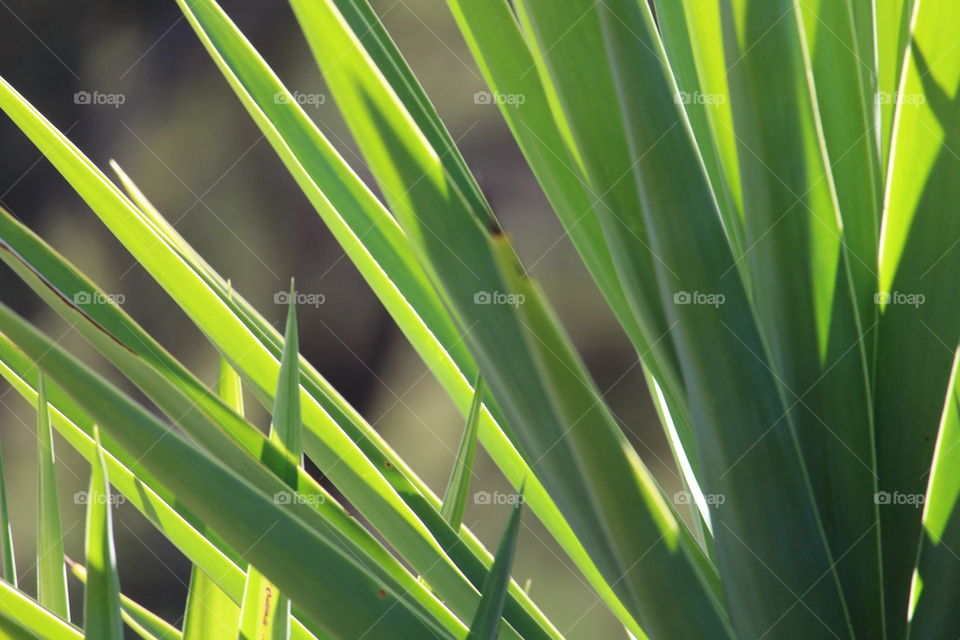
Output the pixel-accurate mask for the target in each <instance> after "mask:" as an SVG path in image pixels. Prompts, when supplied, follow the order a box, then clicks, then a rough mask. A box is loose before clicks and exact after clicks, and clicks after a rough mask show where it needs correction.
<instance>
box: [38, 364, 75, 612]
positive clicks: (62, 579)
mask: <svg viewBox="0 0 960 640" xmlns="http://www.w3.org/2000/svg"><path fill="white" fill-rule="evenodd" d="M36 406H37V443H38V448H37V470H38V474H39V475H38V482H37V490H38V495H37V593H38V594H39V595H38V598H37V600H38V601H39V602H40V604H41V605H43V606H44V607H46V608H47V609H49V610H50V611H52V612H53V613H55V614H57V615H58V616H60V617H61V618H63V619H64V620H69V619H70V601H69V598H68V595H67V570H66V566H65V565H64V562H63V527H62V526H61V524H60V497H59V492H58V491H57V471H56V462H57V459H56V454H55V453H54V451H53V431H52V430H51V428H50V415H49V412H48V409H47V394H46V390H45V388H44V380H43V376H41V377H40V382H39V387H38V397H37V405H36Z"/></svg>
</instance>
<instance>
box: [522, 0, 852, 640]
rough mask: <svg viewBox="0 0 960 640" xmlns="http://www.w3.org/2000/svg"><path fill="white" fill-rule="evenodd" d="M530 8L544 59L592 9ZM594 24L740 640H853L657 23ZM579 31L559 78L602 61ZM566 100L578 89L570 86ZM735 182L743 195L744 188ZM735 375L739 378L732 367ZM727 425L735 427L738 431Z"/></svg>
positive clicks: (558, 58)
mask: <svg viewBox="0 0 960 640" xmlns="http://www.w3.org/2000/svg"><path fill="white" fill-rule="evenodd" d="M524 5H528V6H529V8H530V21H531V24H532V30H533V31H534V33H536V34H537V37H538V39H539V40H540V42H541V47H542V48H543V49H546V47H548V46H550V44H552V43H554V42H556V41H557V36H558V35H559V34H561V33H563V31H564V30H565V29H567V28H569V25H571V24H574V22H575V20H576V19H577V18H578V17H579V16H581V15H583V14H584V11H585V8H586V7H585V3H581V2H564V3H561V4H560V5H548V4H547V3H545V2H529V3H524ZM557 6H562V7H563V11H558V10H557ZM598 11H599V14H600V16H599V17H600V19H601V20H602V28H603V35H602V38H603V40H604V41H605V45H606V49H607V51H608V52H609V55H610V59H611V62H612V64H613V67H614V74H615V77H616V79H617V85H618V88H619V102H620V104H621V110H622V114H610V116H609V117H623V118H624V119H625V121H626V123H627V125H628V126H627V130H628V133H629V140H628V141H629V144H630V146H631V148H632V150H633V155H634V157H635V158H636V163H635V166H634V171H635V172H636V176H637V180H638V186H639V188H640V193H641V194H642V197H643V200H644V205H645V206H644V207H643V209H642V210H641V211H640V212H632V211H622V212H620V213H621V214H622V215H630V216H634V217H635V216H637V215H642V222H641V221H640V220H636V221H635V222H633V224H642V223H645V224H646V225H647V227H648V229H649V230H650V234H651V239H652V240H653V242H654V247H655V248H656V251H657V253H658V254H659V255H660V256H661V258H662V260H663V263H658V265H657V268H658V271H659V273H658V275H659V278H660V282H661V283H662V284H661V291H660V300H661V304H662V305H663V306H664V307H665V308H666V309H667V310H668V314H669V317H670V318H671V319H672V320H673V322H674V325H673V326H674V329H673V331H672V332H671V338H672V339H673V340H674V342H675V343H676V344H677V348H678V351H679V353H680V356H681V362H682V365H683V374H684V379H685V380H686V381H687V393H688V396H689V397H690V405H691V414H692V417H693V420H692V422H693V424H694V427H695V429H696V430H697V440H698V446H699V451H700V462H701V465H702V468H703V471H704V472H703V474H702V486H703V487H704V491H706V492H708V493H710V494H714V495H723V496H725V499H726V502H725V503H724V505H723V507H722V508H720V509H717V510H716V511H715V512H714V513H712V514H711V516H712V518H713V531H714V534H715V536H716V538H715V541H714V542H715V545H714V546H715V549H716V556H717V561H718V565H719V567H718V568H719V570H720V575H721V577H722V580H723V584H724V591H725V593H726V595H727V605H728V608H729V610H730V614H731V618H732V621H733V624H734V626H735V628H736V630H737V634H738V635H744V636H750V637H753V636H760V635H763V634H766V633H768V632H770V633H773V632H774V631H773V630H774V629H775V628H776V627H777V625H784V626H781V627H779V629H776V632H777V633H779V634H782V633H785V632H786V631H785V630H786V629H788V628H789V629H790V630H791V632H793V633H807V634H809V635H811V636H816V635H818V634H822V633H823V632H824V625H826V627H827V628H829V629H831V631H832V632H834V633H837V634H840V636H841V637H842V636H844V635H848V630H847V620H846V616H845V610H844V607H843V600H842V596H841V594H840V592H839V589H838V588H837V587H838V585H837V583H836V580H835V577H834V576H833V569H832V566H833V562H832V558H831V556H830V552H829V548H828V547H827V544H826V540H825V539H824V536H823V532H822V530H821V527H820V524H819V518H818V513H817V510H816V508H817V505H816V503H815V502H814V501H813V497H812V495H811V492H810V488H809V485H808V483H807V481H806V477H805V469H804V464H803V460H802V458H801V456H800V454H799V452H798V449H797V443H796V441H795V439H794V437H795V434H794V432H793V430H792V428H791V426H790V425H789V424H787V425H785V424H784V423H783V419H784V405H783V404H782V402H781V400H780V398H779V396H780V390H779V389H778V383H777V381H776V379H775V377H774V376H773V374H772V373H771V371H770V370H769V369H768V366H767V364H766V362H765V361H764V356H763V355H762V354H764V346H763V340H762V336H761V333H760V331H759V329H758V326H757V322H756V320H755V319H754V315H753V309H752V305H751V302H750V300H749V298H748V296H747V291H746V289H745V287H744V286H743V284H742V283H741V282H740V280H739V273H738V271H737V269H736V267H735V266H734V258H733V255H732V252H731V250H730V248H729V245H728V244H727V242H726V239H725V237H724V232H723V229H722V227H721V225H720V219H719V213H718V212H717V209H716V204H715V202H714V198H713V195H712V193H711V191H710V186H709V183H708V179H707V176H706V175H705V172H703V171H702V170H701V171H696V170H694V169H693V168H695V167H698V166H699V165H700V163H699V161H698V159H697V153H696V150H695V149H694V139H693V137H692V133H691V132H690V130H689V128H688V125H687V124H686V122H685V113H684V110H683V109H681V107H680V105H678V104H677V103H676V101H675V100H673V96H674V95H676V91H677V89H676V84H675V82H674V80H673V77H672V72H671V70H670V68H669V66H668V65H667V62H666V60H665V57H664V52H663V48H662V45H661V43H660V41H659V38H658V34H657V30H656V27H655V24H654V21H653V17H652V15H651V14H650V12H649V10H648V8H647V7H646V6H644V5H643V4H641V3H631V2H619V1H618V2H612V3H611V2H608V3H607V6H606V9H603V10H598ZM593 19H596V17H594V18H593ZM588 24H589V23H588ZM594 28H595V27H594ZM584 30H585V33H581V32H579V31H573V32H571V34H570V37H571V38H572V42H570V43H567V45H566V46H564V45H563V43H561V44H558V45H557V46H556V47H554V48H553V49H551V50H550V52H549V54H547V61H548V65H547V66H548V67H549V68H551V69H552V71H551V73H552V74H553V76H554V77H555V78H557V77H558V76H560V74H561V70H562V69H566V68H568V67H570V66H572V65H577V64H582V62H579V63H578V62H577V60H578V59H580V58H582V57H583V56H588V57H590V59H597V58H598V56H600V55H602V54H601V53H598V52H596V51H595V50H593V51H591V52H590V53H588V52H587V49H588V48H587V45H586V44H585V43H591V44H592V45H593V46H594V47H596V45H595V44H593V43H595V42H596V39H597V37H598V36H597V35H596V34H595V33H593V32H592V31H591V28H588V25H584ZM564 42H566V40H564ZM566 90H567V91H568V92H570V91H574V88H573V86H571V85H569V84H567V85H566ZM579 90H583V89H582V88H581V89H579ZM736 93H737V92H736V90H735V89H734V90H732V91H731V94H732V95H734V94H736ZM734 112H735V113H736V106H734ZM743 180H744V181H745V184H746V180H747V176H746V175H743ZM725 270H726V274H725ZM724 276H726V277H724ZM755 284H756V283H754V285H755ZM691 292H693V293H691ZM694 296H698V297H699V299H698V300H694V299H693V297H694ZM711 296H712V297H711ZM698 302H699V304H697V303H698ZM734 362H736V363H737V367H736V370H735V372H734V370H733V369H731V368H730V367H731V365H732V363H734ZM732 415H736V416H738V419H737V420H736V422H735V423H734V424H731V422H730V416H732ZM773 483H775V484H776V489H775V490H774V489H772V488H771V484H773ZM786 496H790V497H789V498H787V497H786ZM784 500H786V501H788V502H789V503H790V504H791V505H792V509H791V512H790V514H789V517H782V518H778V519H777V521H776V522H772V521H769V520H768V518H767V515H766V514H769V513H770V511H771V510H772V509H775V508H777V505H780V504H782V501H784ZM759 523H763V524H762V525H761V524H759ZM787 549H791V550H792V551H786V550H787ZM795 593H805V594H807V595H806V596H805V597H806V598H807V599H808V600H807V601H808V602H816V603H817V604H816V606H811V608H813V609H814V610H815V611H816V612H817V615H812V614H811V613H810V612H809V611H808V610H804V611H797V610H796V608H794V607H793V605H794V604H795V602H796V597H795V595H794V594H795ZM798 629H803V630H804V631H802V632H801V631H797V630H798Z"/></svg>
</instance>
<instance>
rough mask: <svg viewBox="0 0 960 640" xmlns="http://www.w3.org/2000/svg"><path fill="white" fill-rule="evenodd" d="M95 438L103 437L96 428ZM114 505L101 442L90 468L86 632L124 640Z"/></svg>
mask: <svg viewBox="0 0 960 640" xmlns="http://www.w3.org/2000/svg"><path fill="white" fill-rule="evenodd" d="M94 439H95V440H99V434H98V433H97V431H96V428H94ZM112 508H113V503H112V499H111V494H110V484H109V481H108V480H107V471H106V465H105V463H104V461H103V452H102V451H101V450H100V446H99V444H98V445H97V457H96V459H95V462H94V464H93V468H92V469H91V470H90V491H89V492H88V493H87V533H86V555H87V558H86V570H87V583H86V589H85V590H84V597H83V632H84V635H86V636H87V637H88V638H102V639H103V640H123V619H122V618H121V615H120V578H119V576H118V575H117V558H116V552H115V551H114V549H113V516H112V514H111V513H110V510H111V509H112Z"/></svg>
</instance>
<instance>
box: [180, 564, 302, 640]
mask: <svg viewBox="0 0 960 640" xmlns="http://www.w3.org/2000/svg"><path fill="white" fill-rule="evenodd" d="M239 628H240V609H239V608H238V607H237V605H236V603H235V602H234V601H233V600H232V599H231V598H230V597H229V596H227V595H226V594H225V593H224V592H223V590H222V589H220V587H218V586H217V583H216V582H214V581H213V580H211V579H210V578H209V577H208V576H207V574H206V573H205V572H204V571H203V570H202V569H201V568H200V567H198V566H194V567H193V571H192V572H191V574H190V586H189V588H188V590H187V607H186V611H185V613H184V617H183V640H206V639H207V638H215V639H216V640H221V639H223V640H227V639H229V640H233V639H234V638H236V636H237V630H238V629H239ZM291 637H294V636H293V635H291Z"/></svg>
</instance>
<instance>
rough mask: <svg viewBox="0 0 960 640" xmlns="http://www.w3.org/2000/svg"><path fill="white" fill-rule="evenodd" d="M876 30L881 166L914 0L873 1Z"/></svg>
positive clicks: (899, 102) (896, 104)
mask: <svg viewBox="0 0 960 640" xmlns="http://www.w3.org/2000/svg"><path fill="white" fill-rule="evenodd" d="M873 4H874V10H875V12H876V30H877V102H878V103H879V108H880V136H879V138H880V145H881V149H882V152H883V166H884V167H885V168H886V167H887V166H888V162H889V159H890V141H891V140H892V138H893V128H894V126H895V122H896V118H897V112H898V111H899V110H900V107H901V105H902V104H903V100H904V98H903V95H902V94H901V89H902V87H901V82H902V81H903V77H904V70H905V67H904V64H903V63H904V60H905V58H906V53H907V48H908V47H909V46H910V38H911V33H912V31H913V22H914V20H915V18H916V7H917V5H918V4H919V2H917V0H883V1H882V2H880V1H877V2H874V3H873Z"/></svg>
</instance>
